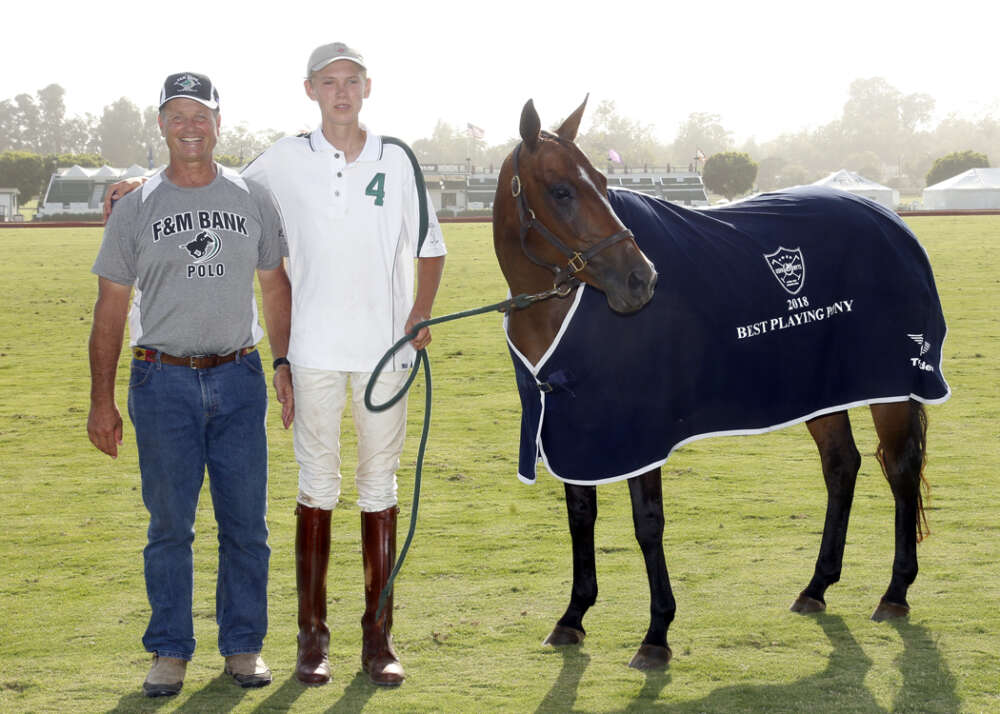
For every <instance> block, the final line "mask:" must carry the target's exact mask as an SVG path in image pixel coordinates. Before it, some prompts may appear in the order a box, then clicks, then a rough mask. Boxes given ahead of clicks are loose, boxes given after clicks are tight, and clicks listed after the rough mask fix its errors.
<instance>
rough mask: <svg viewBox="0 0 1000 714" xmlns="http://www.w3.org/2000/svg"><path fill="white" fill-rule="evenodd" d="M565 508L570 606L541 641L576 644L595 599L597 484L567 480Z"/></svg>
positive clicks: (545, 643)
mask: <svg viewBox="0 0 1000 714" xmlns="http://www.w3.org/2000/svg"><path fill="white" fill-rule="evenodd" d="M566 511H567V512H568V514H569V533H570V537H571V539H572V541H573V592H572V593H571V594H570V599H569V607H568V608H566V613H565V614H564V615H563V616H562V617H561V618H560V619H559V622H557V623H556V626H555V628H554V629H553V630H552V632H551V633H549V636H548V637H546V638H545V641H544V642H542V644H543V645H553V646H557V645H578V644H580V643H581V642H583V638H584V635H585V634H586V631H585V630H584V629H583V616H584V615H585V614H586V613H587V610H589V609H590V606H591V605H593V604H594V602H596V601H597V567H596V565H595V563H594V523H595V521H597V488H596V487H594V486H575V485H572V484H566Z"/></svg>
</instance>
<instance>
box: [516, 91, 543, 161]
mask: <svg viewBox="0 0 1000 714" xmlns="http://www.w3.org/2000/svg"><path fill="white" fill-rule="evenodd" d="M541 130H542V120H541V119H539V118H538V112H536V111H535V103H534V102H533V101H532V100H530V99H529V100H528V101H527V103H526V104H525V105H524V109H522V110H521V138H522V139H524V143H525V144H526V145H527V147H528V150H529V151H534V150H535V147H536V146H538V135H539V132H541Z"/></svg>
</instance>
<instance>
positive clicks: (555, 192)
mask: <svg viewBox="0 0 1000 714" xmlns="http://www.w3.org/2000/svg"><path fill="white" fill-rule="evenodd" d="M549 195H550V196H552V198H554V199H555V200H557V201H568V200H569V199H571V198H573V192H572V191H570V190H569V188H568V187H567V186H564V185H563V184H556V185H555V186H551V187H549Z"/></svg>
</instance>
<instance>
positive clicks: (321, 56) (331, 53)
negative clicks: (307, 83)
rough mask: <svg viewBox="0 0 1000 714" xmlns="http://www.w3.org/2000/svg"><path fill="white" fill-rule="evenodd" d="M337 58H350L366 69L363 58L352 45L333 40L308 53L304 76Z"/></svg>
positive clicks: (317, 70)
mask: <svg viewBox="0 0 1000 714" xmlns="http://www.w3.org/2000/svg"><path fill="white" fill-rule="evenodd" d="M337 60H350V61H351V62H354V64H357V65H360V66H361V69H367V68H366V67H365V58H364V57H362V56H361V53H360V52H358V51H357V50H356V49H354V48H353V47H348V46H347V45H345V44H344V43H343V42H333V43H331V44H329V45H320V46H319V47H317V48H316V49H314V50H313V51H312V54H311V55H309V64H308V65H307V66H306V77H309V76H311V75H312V73H313V72H319V71H320V70H321V69H323V68H324V67H326V66H327V65H328V64H330V63H332V62H336V61H337Z"/></svg>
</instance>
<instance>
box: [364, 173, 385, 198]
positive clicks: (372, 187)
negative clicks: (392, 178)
mask: <svg viewBox="0 0 1000 714" xmlns="http://www.w3.org/2000/svg"><path fill="white" fill-rule="evenodd" d="M365 195H366V196H374V197H375V205H376V206H381V205H382V203H383V202H385V174H384V173H381V172H379V173H377V174H375V177H374V178H373V179H372V180H371V181H369V182H368V188H366V189H365Z"/></svg>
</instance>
